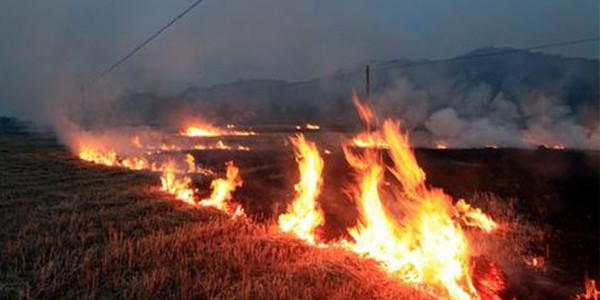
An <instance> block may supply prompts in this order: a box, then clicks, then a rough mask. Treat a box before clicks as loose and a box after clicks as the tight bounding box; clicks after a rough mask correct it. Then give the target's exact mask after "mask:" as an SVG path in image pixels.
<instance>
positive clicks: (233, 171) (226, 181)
mask: <svg viewBox="0 0 600 300" xmlns="http://www.w3.org/2000/svg"><path fill="white" fill-rule="evenodd" d="M226 166H227V171H226V176H225V178H217V179H215V180H213V181H212V183H211V184H210V186H211V188H212V193H211V195H210V197H209V198H207V199H204V200H202V201H200V202H199V204H200V205H202V206H210V207H214V208H216V209H218V210H222V211H224V212H231V207H230V203H229V200H231V198H232V197H231V193H233V191H235V190H236V189H237V188H238V187H240V186H242V184H243V181H242V178H241V177H240V174H239V173H240V170H239V169H238V168H237V167H236V166H235V165H234V164H233V162H231V161H230V162H227V163H226ZM239 209H241V206H240V207H238V210H239ZM242 213H243V211H241V212H236V214H242Z"/></svg>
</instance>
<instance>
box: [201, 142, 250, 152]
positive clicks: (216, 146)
mask: <svg viewBox="0 0 600 300" xmlns="http://www.w3.org/2000/svg"><path fill="white" fill-rule="evenodd" d="M194 149H196V150H237V151H250V147H247V146H243V145H236V146H230V145H227V144H225V143H224V142H223V141H217V143H216V144H214V145H202V144H196V145H194Z"/></svg>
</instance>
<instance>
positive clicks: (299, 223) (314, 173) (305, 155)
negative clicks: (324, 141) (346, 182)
mask: <svg viewBox="0 0 600 300" xmlns="http://www.w3.org/2000/svg"><path fill="white" fill-rule="evenodd" d="M291 142H292V144H293V145H294V150H295V153H296V160H297V161H298V169H299V171H300V182H298V184H296V185H295V187H294V188H295V189H296V195H295V197H294V200H293V202H292V203H291V205H290V206H289V207H288V212H287V213H286V214H283V215H281V216H279V228H280V229H281V230H282V231H283V232H291V233H293V234H294V235H296V236H297V237H298V238H300V239H302V240H304V241H306V242H308V243H309V244H312V245H314V244H315V240H316V239H315V229H316V228H317V227H318V226H320V225H321V224H323V221H324V218H323V212H322V211H321V209H320V208H319V207H318V205H317V203H316V199H317V197H318V196H319V193H320V192H321V185H322V184H323V182H322V179H321V173H322V171H323V166H324V163H323V159H322V158H321V156H320V155H319V150H318V149H317V146H316V145H315V144H314V143H312V142H309V141H307V140H306V139H305V138H304V135H302V134H299V135H297V136H296V137H295V138H292V139H291Z"/></svg>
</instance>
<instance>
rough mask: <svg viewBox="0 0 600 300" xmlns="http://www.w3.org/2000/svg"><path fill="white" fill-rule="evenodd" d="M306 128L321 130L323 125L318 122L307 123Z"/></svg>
mask: <svg viewBox="0 0 600 300" xmlns="http://www.w3.org/2000/svg"><path fill="white" fill-rule="evenodd" d="M306 129H308V130H315V131H316V130H321V126H319V125H317V124H310V123H308V124H306Z"/></svg>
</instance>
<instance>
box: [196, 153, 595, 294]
mask: <svg viewBox="0 0 600 300" xmlns="http://www.w3.org/2000/svg"><path fill="white" fill-rule="evenodd" d="M416 155H417V159H418V161H419V164H420V165H421V166H422V168H423V169H424V170H425V171H426V173H427V181H428V184H430V185H431V186H435V187H440V188H443V189H444V190H445V191H446V192H447V193H449V194H450V195H452V196H453V197H455V198H457V199H458V198H464V199H467V200H469V199H471V198H473V197H474V196H475V195H478V194H487V193H489V194H492V195H493V196H494V198H495V199H497V201H505V200H507V199H510V200H512V203H514V204H515V205H514V209H515V210H516V213H517V214H518V215H519V217H520V218H524V219H527V220H528V221H529V222H530V223H532V224H534V225H535V226H536V227H537V228H539V229H540V230H542V231H543V232H544V239H543V241H540V242H539V243H535V244H533V245H529V246H528V247H529V249H528V252H529V253H533V254H536V255H538V256H540V257H544V259H546V261H545V266H544V268H545V272H544V274H543V276H541V277H538V276H537V275H533V274H532V275H531V276H519V278H518V279H516V280H515V281H516V282H513V283H512V285H513V288H514V289H515V290H516V291H515V293H516V294H517V295H524V296H529V297H531V293H532V291H531V289H528V288H523V287H521V286H520V285H522V284H530V285H536V286H535V287H534V288H533V289H537V290H538V291H535V292H534V294H536V295H539V296H540V297H542V298H553V296H556V295H555V294H557V293H558V292H557V290H562V291H563V292H564V294H563V293H562V292H561V294H562V296H564V295H567V294H568V293H569V292H568V291H572V289H569V288H564V287H577V286H579V287H580V286H582V282H583V281H584V278H586V277H587V278H598V277H599V266H600V261H599V255H600V247H599V245H600V241H599V237H600V234H599V233H600V232H599V230H600V221H599V212H600V173H599V172H600V153H598V152H595V151H577V150H551V149H543V148H540V149H535V150H534V149H529V150H526V149H447V150H438V149H417V151H416ZM196 157H197V159H198V160H199V161H201V162H202V163H205V164H207V165H212V166H215V165H219V164H222V162H223V161H224V160H227V159H232V160H234V161H235V162H236V163H237V164H238V165H240V166H241V170H242V176H243V178H244V181H245V185H244V187H242V189H241V190H240V191H239V193H238V195H239V196H238V199H240V200H241V201H242V204H243V205H244V207H245V208H246V211H248V212H249V213H250V214H251V215H252V216H253V217H254V218H256V219H269V218H273V217H274V216H276V215H278V214H279V213H281V212H283V210H285V205H286V204H285V203H286V201H288V200H289V199H291V197H292V196H293V184H294V182H295V180H296V179H297V178H298V174H297V170H296V168H297V167H296V164H295V163H294V161H293V156H292V153H291V149H290V147H281V149H278V150H264V151H259V152H238V153H224V152H217V151H215V152H202V153H201V154H200V153H197V154H196ZM324 178H325V183H324V191H323V193H322V195H321V197H320V199H319V201H320V203H321V204H322V206H323V208H324V210H325V213H326V218H327V225H326V228H324V235H325V236H326V237H327V238H330V239H335V238H339V237H340V236H342V235H344V234H345V229H346V228H347V227H349V226H351V225H352V224H354V222H355V221H356V216H357V212H356V209H355V204H353V203H352V202H351V201H350V199H349V198H348V197H347V195H346V194H345V190H344V186H347V184H348V183H349V182H351V181H352V180H353V177H352V170H351V169H350V168H349V166H347V164H346V163H345V161H344V158H343V154H342V153H341V152H340V151H333V152H332V154H330V155H325V170H324ZM502 199H504V200H502ZM510 284H511V283H510V282H509V285H510ZM521 298H522V297H521Z"/></svg>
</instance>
